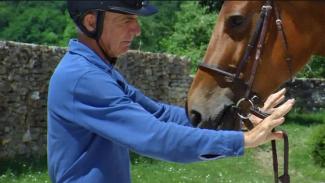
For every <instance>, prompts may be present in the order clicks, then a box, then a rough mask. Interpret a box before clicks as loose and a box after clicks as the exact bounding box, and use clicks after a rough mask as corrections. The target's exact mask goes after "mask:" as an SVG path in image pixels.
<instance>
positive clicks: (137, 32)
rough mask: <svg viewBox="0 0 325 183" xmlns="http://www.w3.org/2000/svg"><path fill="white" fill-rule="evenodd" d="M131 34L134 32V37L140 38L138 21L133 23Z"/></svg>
mask: <svg viewBox="0 0 325 183" xmlns="http://www.w3.org/2000/svg"><path fill="white" fill-rule="evenodd" d="M132 32H134V35H135V36H140V35H141V26H140V24H139V21H136V22H135V23H134V26H133V27H132Z"/></svg>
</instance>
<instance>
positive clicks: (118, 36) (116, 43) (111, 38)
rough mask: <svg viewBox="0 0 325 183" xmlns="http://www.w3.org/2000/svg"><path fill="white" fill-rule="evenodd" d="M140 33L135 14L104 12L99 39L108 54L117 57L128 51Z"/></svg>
mask: <svg viewBox="0 0 325 183" xmlns="http://www.w3.org/2000/svg"><path fill="white" fill-rule="evenodd" d="M140 33H141V30H140V26H139V23H138V17H137V15H126V14H119V13H113V12H106V13H105V19H104V26H103V33H102V36H101V39H100V41H101V44H102V45H103V47H104V49H105V50H106V51H107V52H108V55H109V56H111V57H118V56H120V55H121V54H123V53H125V52H127V51H128V49H129V47H130V45H131V42H132V40H133V38H134V37H136V36H139V35H140Z"/></svg>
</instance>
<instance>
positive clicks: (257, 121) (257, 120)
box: [249, 115, 263, 126]
mask: <svg viewBox="0 0 325 183" xmlns="http://www.w3.org/2000/svg"><path fill="white" fill-rule="evenodd" d="M249 120H250V121H251V122H252V123H253V125H254V126H256V125H258V124H260V123H261V122H262V121H263V119H261V118H259V117H257V116H255V115H250V116H249Z"/></svg>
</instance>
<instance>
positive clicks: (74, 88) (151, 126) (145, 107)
mask: <svg viewBox="0 0 325 183" xmlns="http://www.w3.org/2000/svg"><path fill="white" fill-rule="evenodd" d="M68 9H69V13H70V15H71V17H72V18H73V20H74V22H75V23H76V25H77V26H78V28H79V29H80V32H79V35H78V39H77V40H71V41H70V43H69V49H68V52H67V53H66V55H65V56H64V57H63V58H62V60H61V62H60V63H59V65H58V66H57V68H56V70H55V72H54V74H53V76H52V78H51V81H50V86H49V94H48V166H49V174H50V177H51V180H52V181H53V182H58V183H61V182H82V183H88V182H89V183H104V182H105V183H107V182H117V183H125V182H126V183H127V182H131V178H130V167H129V166H130V160H129V150H132V151H135V152H137V153H139V154H142V155H145V156H149V157H153V158H156V159H162V160H166V161H173V162H182V163H187V162H196V161H203V160H211V159H217V158H222V157H229V156H239V155H243V153H244V148H245V147H255V146H258V145H260V144H263V143H265V142H267V141H270V140H271V139H278V138H281V133H271V129H272V128H274V127H275V126H278V125H280V124H281V123H283V121H284V118H283V116H284V115H285V114H286V113H287V112H288V111H289V110H290V109H291V107H292V105H293V101H291V100H290V101H287V102H286V103H284V104H283V105H281V106H280V107H278V108H276V109H273V107H274V106H275V105H276V104H278V103H279V101H280V100H281V99H282V98H283V95H284V92H283V91H282V92H279V93H277V94H275V95H273V98H270V99H269V100H268V102H267V106H268V107H266V108H265V109H270V110H274V112H273V114H272V115H271V116H270V117H268V118H266V119H265V120H264V121H263V123H262V124H261V125H258V126H257V127H256V128H254V129H253V130H252V131H251V132H248V133H243V132H240V131H214V130H207V129H198V128H193V127H191V124H190V122H189V120H188V118H187V116H186V114H185V111H184V109H183V108H180V107H176V106H171V105H167V104H162V103H158V102H155V101H153V100H151V99H149V98H148V97H146V96H144V95H143V94H142V93H141V92H140V91H139V90H137V89H136V88H134V87H133V86H131V85H129V84H128V83H127V82H126V81H125V79H124V78H123V77H122V76H121V75H120V73H119V72H118V71H117V70H116V69H115V68H114V62H115V60H116V58H117V57H118V56H120V55H121V54H123V53H125V52H126V51H127V50H128V48H129V46H130V44H131V42H132V40H133V38H134V37H136V36H138V35H140V26H139V24H138V20H137V18H138V15H144V16H146V15H151V14H154V13H156V12H157V10H156V8H155V7H154V6H152V5H150V4H148V2H147V1H143V0H123V1H122V0H120V1H95V0H94V1H68Z"/></svg>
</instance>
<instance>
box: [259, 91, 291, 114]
mask: <svg viewBox="0 0 325 183" xmlns="http://www.w3.org/2000/svg"><path fill="white" fill-rule="evenodd" d="M285 93H286V89H285V88H283V89H282V90H280V91H278V92H276V93H274V94H272V95H270V96H269V97H268V98H267V99H266V101H265V103H264V106H263V109H269V108H273V107H275V106H276V105H278V104H279V103H280V102H281V101H283V99H284V95H285Z"/></svg>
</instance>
